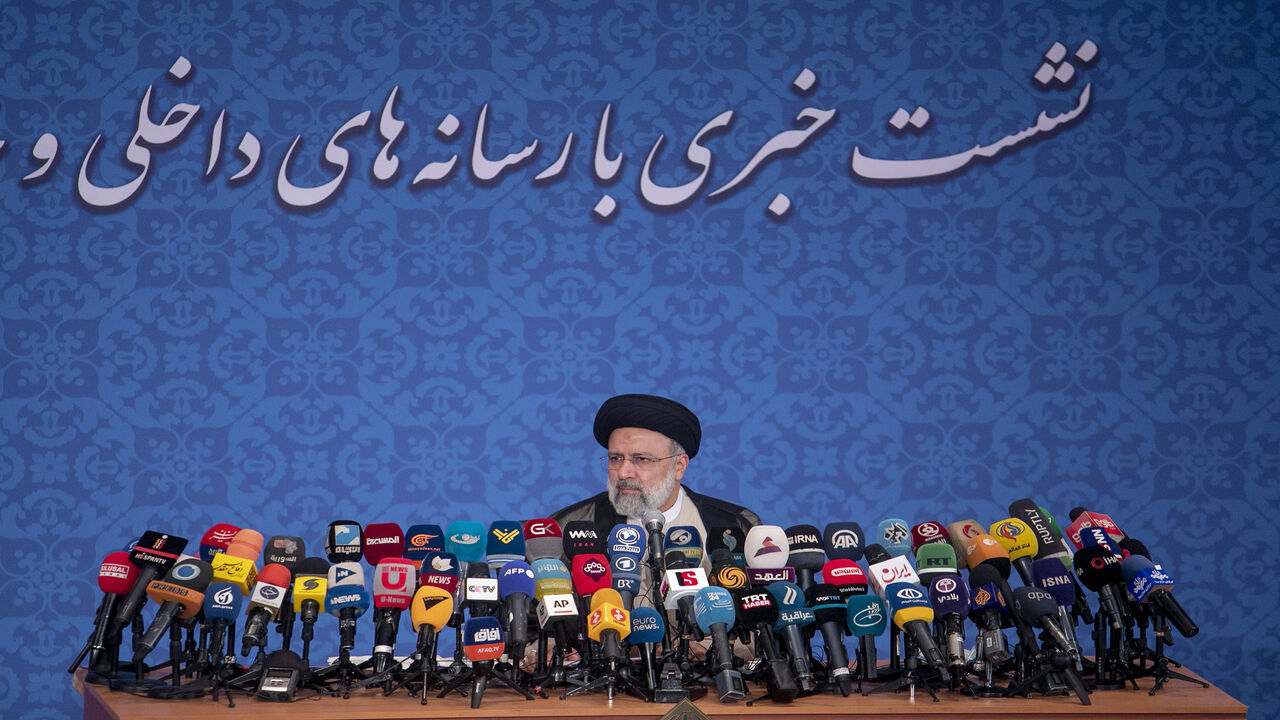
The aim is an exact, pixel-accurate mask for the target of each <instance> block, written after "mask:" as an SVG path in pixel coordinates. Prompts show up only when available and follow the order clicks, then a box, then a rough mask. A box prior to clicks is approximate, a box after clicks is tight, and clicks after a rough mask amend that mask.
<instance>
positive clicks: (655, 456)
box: [609, 428, 689, 517]
mask: <svg viewBox="0 0 1280 720" xmlns="http://www.w3.org/2000/svg"><path fill="white" fill-rule="evenodd" d="M609 455H611V456H614V457H617V456H622V457H623V458H624V459H623V461H622V463H621V464H615V463H609V502H611V503H613V509H614V510H617V511H618V514H619V515H622V516H624V517H640V516H641V515H643V514H644V513H645V511H647V510H666V509H668V508H670V507H671V506H672V505H674V504H675V501H676V497H677V496H678V495H679V493H680V479H681V478H683V477H684V471H685V468H686V467H688V465H689V456H688V455H677V456H675V457H668V456H669V455H671V439H670V438H668V437H667V436H666V435H663V434H662V433H658V432H654V431H652V430H645V429H643V428H618V429H617V430H614V431H613V433H612V434H610V435H609ZM637 458H639V460H640V461H639V462H637V461H636V459H637ZM659 458H665V459H659ZM646 460H657V462H645V461H646Z"/></svg>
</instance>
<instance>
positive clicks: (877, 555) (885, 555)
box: [866, 543, 893, 565]
mask: <svg viewBox="0 0 1280 720" xmlns="http://www.w3.org/2000/svg"><path fill="white" fill-rule="evenodd" d="M866 556H867V565H875V564H876V563H882V562H884V561H885V560H888V559H890V558H892V557H893V556H892V555H890V554H889V551H888V550H885V549H884V548H883V547H882V546H881V545H880V543H872V544H870V545H868V546H867V551H866Z"/></svg>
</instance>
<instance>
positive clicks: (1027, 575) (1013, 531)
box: [991, 518, 1040, 585]
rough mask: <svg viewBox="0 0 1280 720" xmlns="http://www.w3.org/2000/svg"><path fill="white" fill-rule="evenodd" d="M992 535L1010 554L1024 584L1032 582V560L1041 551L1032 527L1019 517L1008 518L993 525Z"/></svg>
mask: <svg viewBox="0 0 1280 720" xmlns="http://www.w3.org/2000/svg"><path fill="white" fill-rule="evenodd" d="M991 535H992V537H994V538H995V539H996V542H998V543H1000V546H1001V547H1003V548H1004V549H1005V552H1007V553H1008V554H1009V561H1010V562H1011V563H1012V564H1013V567H1014V568H1015V569H1017V571H1018V577H1020V578H1022V584H1024V585H1030V584H1031V561H1032V560H1033V559H1034V558H1035V556H1036V553H1038V552H1039V551H1040V542H1039V541H1038V540H1036V534H1035V533H1034V532H1032V530H1031V527H1030V526H1028V525H1027V524H1026V523H1024V522H1022V521H1021V520H1019V519H1017V518H1008V519H1006V520H1001V521H1000V522H998V523H996V524H994V525H992V526H991Z"/></svg>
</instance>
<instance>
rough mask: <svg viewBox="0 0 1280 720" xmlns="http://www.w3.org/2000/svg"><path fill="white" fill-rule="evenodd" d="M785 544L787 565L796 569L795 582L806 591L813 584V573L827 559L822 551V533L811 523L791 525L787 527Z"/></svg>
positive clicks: (819, 568) (820, 567)
mask: <svg viewBox="0 0 1280 720" xmlns="http://www.w3.org/2000/svg"><path fill="white" fill-rule="evenodd" d="M787 546H788V553H787V565H789V566H791V567H793V568H795V569H796V577H797V582H798V583H799V585H800V587H801V588H803V589H804V590H805V591H806V592H808V590H809V588H810V587H812V586H813V574H814V573H815V572H818V571H819V570H821V569H822V563H824V562H826V560H827V558H826V555H824V554H823V552H822V535H821V533H819V532H818V528H816V527H814V526H813V525H792V526H791V527H789V528H787Z"/></svg>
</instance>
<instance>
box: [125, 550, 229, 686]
mask: <svg viewBox="0 0 1280 720" xmlns="http://www.w3.org/2000/svg"><path fill="white" fill-rule="evenodd" d="M212 580H213V569H212V568H211V567H209V563H207V562H205V561H203V560H200V559H198V558H187V559H185V560H182V561H180V562H178V563H176V564H175V565H174V566H173V567H172V568H170V569H169V572H168V574H166V575H165V577H164V579H163V580H153V581H152V582H151V583H149V584H148V585H147V597H149V598H151V599H152V600H154V601H155V602H156V603H157V604H158V605H160V610H159V611H158V612H157V613H156V616H155V617H154V618H152V620H151V625H149V626H148V627H147V631H146V632H145V633H143V635H142V637H141V638H140V639H139V640H138V641H137V642H136V643H134V646H133V661H134V663H135V664H137V665H138V666H139V667H141V663H142V659H143V658H145V657H146V656H147V654H148V653H150V652H151V651H152V650H154V649H155V647H156V645H158V644H159V643H160V639H161V638H162V637H164V634H165V633H166V632H168V630H169V626H170V625H171V624H172V623H173V621H174V620H175V619H181V620H187V619H190V618H193V617H195V616H196V613H198V612H200V607H201V606H202V605H203V604H204V591H205V590H206V589H208V587H209V583H210V582H211V581H212ZM139 672H141V671H139Z"/></svg>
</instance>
